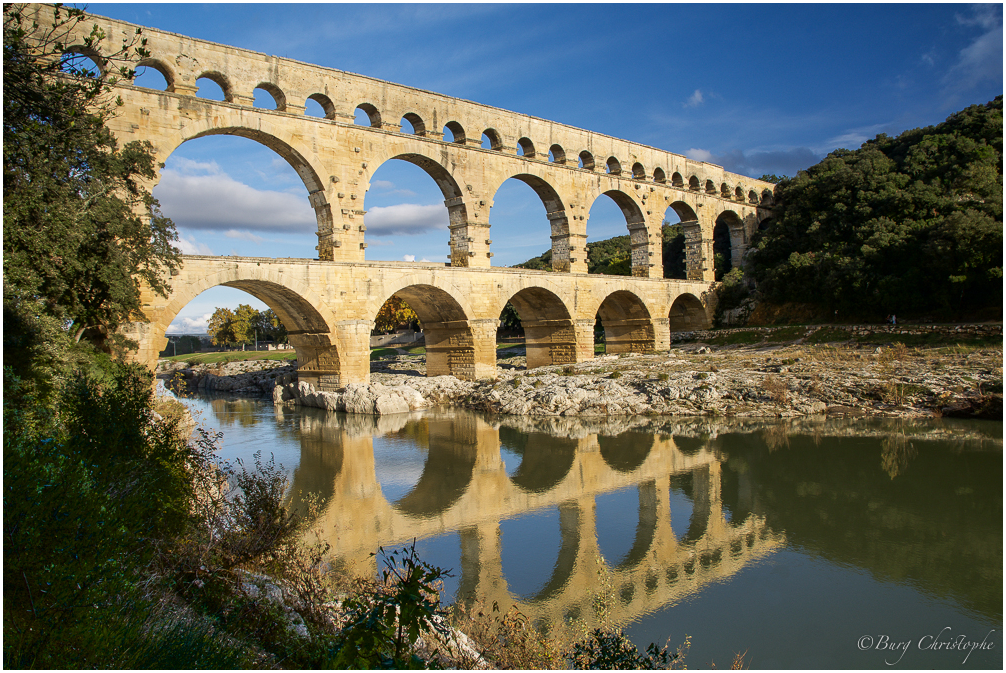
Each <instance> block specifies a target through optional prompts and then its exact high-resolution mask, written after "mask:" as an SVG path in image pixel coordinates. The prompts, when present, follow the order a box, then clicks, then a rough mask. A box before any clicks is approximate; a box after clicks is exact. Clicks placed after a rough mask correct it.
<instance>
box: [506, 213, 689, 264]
mask: <svg viewBox="0 0 1006 673" xmlns="http://www.w3.org/2000/svg"><path fill="white" fill-rule="evenodd" d="M663 261H664V278H684V277H685V235H684V233H682V231H681V227H680V226H679V225H677V224H667V223H666V222H665V223H664V226H663ZM515 266H516V267H517V268H520V269H538V270H541V271H551V270H552V251H551V250H546V251H545V252H543V253H542V254H540V255H538V256H537V257H533V258H531V259H529V260H527V261H526V262H524V263H523V264H516V265H515ZM587 273H605V274H608V275H611V276H631V275H632V249H631V247H630V244H629V236H628V235H625V236H614V237H612V238H607V239H605V240H603V241H595V242H593V243H588V244H587Z"/></svg>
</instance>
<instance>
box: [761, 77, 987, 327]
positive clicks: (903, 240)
mask: <svg viewBox="0 0 1006 673" xmlns="http://www.w3.org/2000/svg"><path fill="white" fill-rule="evenodd" d="M1002 142H1003V132H1002V97H1001V96H1000V97H997V98H996V99H995V100H994V101H991V102H989V103H988V104H986V105H972V106H970V107H969V108H967V109H965V110H962V111H960V112H957V113H955V114H953V115H951V116H950V117H949V118H948V119H947V120H946V121H945V122H943V123H941V124H939V125H937V126H935V127H928V128H925V129H914V130H911V131H906V132H905V133H902V134H901V135H899V136H898V137H897V138H891V137H888V136H886V135H883V134H882V135H879V136H877V137H876V138H874V139H873V140H870V141H868V142H866V143H864V144H863V146H862V147H861V148H860V149H858V150H853V151H850V150H844V149H843V150H836V151H834V152H832V153H831V154H829V155H828V156H827V157H826V158H825V159H824V160H822V161H821V162H820V163H818V164H817V165H815V166H812V167H811V168H809V169H807V170H806V171H801V172H800V173H799V174H798V175H797V176H796V177H794V178H792V179H783V180H782V181H780V183H779V184H778V185H777V187H776V201H775V206H774V207H773V218H772V223H771V224H770V225H769V226H768V227H767V228H766V230H765V231H763V232H759V233H758V234H757V235H756V236H755V239H754V241H753V243H754V246H755V249H756V252H755V254H754V255H753V260H752V261H753V270H752V271H753V275H754V277H755V279H756V280H757V282H758V285H759V289H760V291H761V292H762V293H763V296H765V297H766V298H767V299H768V300H770V301H774V302H778V303H781V302H787V301H796V302H807V303H813V304H819V305H824V306H825V307H827V308H828V309H840V310H841V311H842V313H843V314H844V315H847V316H849V315H858V316H863V317H869V316H878V315H884V314H887V313H891V312H895V313H898V314H909V315H910V314H913V313H914V314H923V315H925V314H931V313H938V314H942V315H947V316H949V315H956V314H960V313H961V312H966V311H973V310H978V309H982V308H986V307H987V308H992V309H995V308H997V307H998V308H999V310H1001V306H1002V235H1003V211H1002V204H1003V201H1002Z"/></svg>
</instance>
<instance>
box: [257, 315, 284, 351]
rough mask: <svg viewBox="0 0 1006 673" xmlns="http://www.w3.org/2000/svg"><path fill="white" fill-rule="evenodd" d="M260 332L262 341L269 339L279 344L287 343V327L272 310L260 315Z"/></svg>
mask: <svg viewBox="0 0 1006 673" xmlns="http://www.w3.org/2000/svg"><path fill="white" fill-rule="evenodd" d="M258 331H259V338H260V339H268V340H269V341H272V342H273V343H277V344H279V343H286V341H287V332H286V327H284V326H283V323H282V322H281V321H280V319H279V316H278V315H276V312H275V311H273V310H272V309H271V308H270V309H266V310H265V311H262V312H261V313H259V317H258Z"/></svg>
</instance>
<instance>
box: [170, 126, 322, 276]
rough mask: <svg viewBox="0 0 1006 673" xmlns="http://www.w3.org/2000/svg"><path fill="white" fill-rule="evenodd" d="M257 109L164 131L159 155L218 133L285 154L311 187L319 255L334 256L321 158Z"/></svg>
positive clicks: (308, 191) (306, 184)
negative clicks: (252, 121) (275, 125)
mask: <svg viewBox="0 0 1006 673" xmlns="http://www.w3.org/2000/svg"><path fill="white" fill-rule="evenodd" d="M255 112H256V113H257V114H256V115H251V114H250V113H245V112H244V111H240V110H238V111H234V112H233V115H232V117H221V116H219V115H214V116H213V117H212V118H211V119H205V118H203V119H198V120H196V121H194V122H193V123H191V124H189V125H186V126H185V127H184V128H183V129H180V130H179V131H178V133H176V134H173V135H162V136H160V137H159V138H158V139H157V143H156V146H155V149H156V152H157V159H158V161H159V162H160V163H163V162H165V161H166V160H167V158H168V157H169V156H170V155H171V154H172V153H173V152H174V151H175V150H176V149H178V148H179V147H180V146H181V145H182V144H183V143H186V142H188V141H190V140H195V139H197V138H204V137H207V136H214V135H232V136H238V137H241V138H247V139H249V140H254V141H255V142H257V143H259V144H261V145H263V146H265V147H268V148H269V149H271V150H272V151H274V152H276V154H278V155H280V156H281V157H283V159H285V160H286V162H287V163H288V164H290V166H291V167H292V168H293V169H294V170H295V171H296V172H297V175H299V176H300V178H301V180H303V182H304V187H306V188H307V193H308V201H309V202H310V204H311V207H312V208H313V209H314V213H315V217H316V219H317V222H318V231H317V235H318V258H319V259H332V257H333V251H332V230H333V226H334V224H333V219H332V208H331V205H330V204H329V200H328V197H327V196H326V192H325V183H324V182H323V181H322V178H321V175H324V174H325V171H324V169H323V168H322V162H321V160H320V159H319V158H318V157H317V156H316V155H315V154H314V152H308V151H307V150H306V149H304V148H300V147H298V145H299V143H298V142H297V140H296V139H295V138H294V137H292V134H290V133H289V132H286V131H284V130H283V129H284V128H286V127H284V126H283V125H278V126H277V128H276V129H272V128H271V127H270V125H269V118H268V115H266V114H261V113H262V111H261V110H256V111H255ZM246 114H248V116H253V117H254V121H255V122H256V128H253V127H251V126H249V125H247V122H248V121H250V120H249V119H247V118H246ZM151 186H152V185H151Z"/></svg>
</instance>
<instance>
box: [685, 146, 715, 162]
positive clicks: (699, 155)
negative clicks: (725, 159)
mask: <svg viewBox="0 0 1006 673" xmlns="http://www.w3.org/2000/svg"><path fill="white" fill-rule="evenodd" d="M685 156H686V157H688V158H689V159H694V160H695V161H708V162H710V163H716V162H715V161H714V160H713V153H712V152H710V151H709V150H703V149H698V148H695V147H693V148H692V149H690V150H685Z"/></svg>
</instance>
